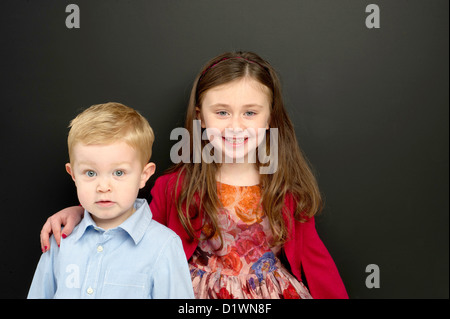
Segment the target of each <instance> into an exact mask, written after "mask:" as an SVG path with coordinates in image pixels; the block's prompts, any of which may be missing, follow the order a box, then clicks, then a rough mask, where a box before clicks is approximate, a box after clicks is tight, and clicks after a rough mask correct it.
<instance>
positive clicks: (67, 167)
mask: <svg viewBox="0 0 450 319" xmlns="http://www.w3.org/2000/svg"><path fill="white" fill-rule="evenodd" d="M66 172H67V173H68V174H69V175H70V176H72V179H73V181H74V182H75V175H74V173H73V171H72V166H71V165H70V163H66Z"/></svg>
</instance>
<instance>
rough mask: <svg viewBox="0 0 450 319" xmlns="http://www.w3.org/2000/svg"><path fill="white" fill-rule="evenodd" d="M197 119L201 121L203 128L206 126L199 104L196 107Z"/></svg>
mask: <svg viewBox="0 0 450 319" xmlns="http://www.w3.org/2000/svg"><path fill="white" fill-rule="evenodd" d="M195 119H196V120H199V121H201V123H202V128H206V126H205V124H204V121H203V116H202V111H201V110H200V108H199V107H198V106H196V107H195Z"/></svg>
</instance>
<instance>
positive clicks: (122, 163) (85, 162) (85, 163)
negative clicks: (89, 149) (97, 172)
mask: <svg viewBox="0 0 450 319" xmlns="http://www.w3.org/2000/svg"><path fill="white" fill-rule="evenodd" d="M95 164H97V163H95V162H91V161H79V162H78V165H86V166H90V165H95ZM123 165H130V163H129V162H126V161H124V162H116V163H111V166H123Z"/></svg>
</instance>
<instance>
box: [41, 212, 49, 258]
mask: <svg viewBox="0 0 450 319" xmlns="http://www.w3.org/2000/svg"><path fill="white" fill-rule="evenodd" d="M51 233H52V227H51V224H50V218H49V219H47V221H46V222H45V224H44V226H43V227H42V230H41V234H40V240H41V250H42V252H43V253H45V252H46V251H48V250H49V249H50V235H51Z"/></svg>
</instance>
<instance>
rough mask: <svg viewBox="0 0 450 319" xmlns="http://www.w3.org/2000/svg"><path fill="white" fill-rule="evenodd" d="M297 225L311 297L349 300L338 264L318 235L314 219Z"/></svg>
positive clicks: (303, 265)
mask: <svg viewBox="0 0 450 319" xmlns="http://www.w3.org/2000/svg"><path fill="white" fill-rule="evenodd" d="M296 224H298V225H297V227H296V228H297V230H299V231H300V232H301V237H302V256H301V264H302V267H303V271H304V274H305V277H306V282H307V283H308V287H309V289H310V292H311V295H312V296H313V297H314V298H320V299H336V298H339V299H341V298H345V299H347V298H348V295H347V291H346V290H345V287H344V283H343V282H342V279H341V276H340V275H339V272H338V269H337V267H336V264H335V263H334V261H333V259H332V257H331V255H330V253H329V252H328V250H327V248H326V247H325V245H324V244H323V242H322V240H321V239H320V238H319V235H318V234H317V230H316V227H315V220H314V217H313V218H311V219H309V220H308V221H307V222H305V223H299V222H296Z"/></svg>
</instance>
